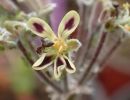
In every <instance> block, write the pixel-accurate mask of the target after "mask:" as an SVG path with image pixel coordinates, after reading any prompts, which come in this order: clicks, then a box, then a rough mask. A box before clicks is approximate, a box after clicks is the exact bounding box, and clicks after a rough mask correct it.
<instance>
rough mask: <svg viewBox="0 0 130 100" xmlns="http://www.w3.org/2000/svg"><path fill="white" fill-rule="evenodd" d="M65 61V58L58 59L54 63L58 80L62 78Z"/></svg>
mask: <svg viewBox="0 0 130 100" xmlns="http://www.w3.org/2000/svg"><path fill="white" fill-rule="evenodd" d="M65 66H66V64H65V60H64V59H63V57H58V58H57V59H55V61H54V77H55V78H56V79H58V78H59V77H60V76H61V74H62V73H61V71H62V70H63V69H64V68H65Z"/></svg>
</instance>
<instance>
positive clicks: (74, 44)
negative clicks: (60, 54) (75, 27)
mask: <svg viewBox="0 0 130 100" xmlns="http://www.w3.org/2000/svg"><path fill="white" fill-rule="evenodd" d="M67 45H68V50H69V51H77V50H78V49H79V48H80V47H81V43H80V41H79V40H77V39H70V40H68V41H67Z"/></svg>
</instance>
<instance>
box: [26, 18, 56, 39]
mask: <svg viewBox="0 0 130 100" xmlns="http://www.w3.org/2000/svg"><path fill="white" fill-rule="evenodd" d="M28 27H29V28H30V29H31V31H32V32H33V33H34V34H36V35H38V36H40V37H43V38H48V39H50V40H54V39H55V38H56V36H55V34H54V32H53V31H52V29H51V28H50V26H49V25H48V24H47V23H46V22H45V21H44V20H42V19H40V18H36V17H33V18H30V19H29V21H28Z"/></svg>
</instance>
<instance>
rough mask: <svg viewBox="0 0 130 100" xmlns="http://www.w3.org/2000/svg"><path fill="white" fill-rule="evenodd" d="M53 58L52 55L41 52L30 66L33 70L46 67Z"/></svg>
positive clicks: (50, 63)
mask: <svg viewBox="0 0 130 100" xmlns="http://www.w3.org/2000/svg"><path fill="white" fill-rule="evenodd" d="M52 63H53V60H52V56H48V55H47V54H45V53H44V54H43V55H42V56H41V57H40V58H39V59H38V60H37V61H36V62H35V63H34V64H33V66H32V68H33V69H35V70H43V69H45V68H46V67H48V66H50V65H52Z"/></svg>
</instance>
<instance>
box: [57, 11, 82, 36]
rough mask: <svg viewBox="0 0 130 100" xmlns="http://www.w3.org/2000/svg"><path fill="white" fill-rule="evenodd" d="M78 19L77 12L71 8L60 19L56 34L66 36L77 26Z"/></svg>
mask: <svg viewBox="0 0 130 100" xmlns="http://www.w3.org/2000/svg"><path fill="white" fill-rule="evenodd" d="M79 21H80V17H79V14H78V13H77V12H76V11H74V10H72V11H70V12H68V13H67V14H66V15H65V16H64V17H63V19H62V21H61V23H60V25H59V28H58V36H59V37H67V36H69V35H70V34H72V32H74V30H75V29H76V28H77V26H78V24H79Z"/></svg>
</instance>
